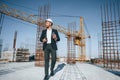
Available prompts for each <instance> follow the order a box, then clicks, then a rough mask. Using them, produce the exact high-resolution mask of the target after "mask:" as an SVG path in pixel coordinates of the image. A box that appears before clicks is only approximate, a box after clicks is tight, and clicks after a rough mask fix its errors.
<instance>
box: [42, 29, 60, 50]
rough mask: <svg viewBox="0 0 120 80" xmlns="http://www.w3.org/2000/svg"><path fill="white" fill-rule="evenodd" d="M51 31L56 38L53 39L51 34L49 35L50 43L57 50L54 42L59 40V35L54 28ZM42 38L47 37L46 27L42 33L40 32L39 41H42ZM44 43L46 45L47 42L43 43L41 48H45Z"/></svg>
mask: <svg viewBox="0 0 120 80" xmlns="http://www.w3.org/2000/svg"><path fill="white" fill-rule="evenodd" d="M52 33H54V34H56V36H57V40H54V39H53V38H52V35H51V45H52V48H53V49H54V50H57V45H56V42H57V41H60V37H59V34H58V31H57V30H56V29H52ZM44 38H47V29H45V30H43V31H42V34H41V37H40V41H41V42H42V41H43V39H44ZM46 45H47V42H45V43H43V50H44V49H45V48H46Z"/></svg>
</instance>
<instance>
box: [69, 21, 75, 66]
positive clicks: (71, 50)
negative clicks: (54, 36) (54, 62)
mask: <svg viewBox="0 0 120 80" xmlns="http://www.w3.org/2000/svg"><path fill="white" fill-rule="evenodd" d="M75 30H76V23H75V22H72V23H69V24H68V35H67V63H68V64H71V63H73V64H74V63H75V60H76V48H75V45H74V36H72V35H69V34H75V32H74V31H75Z"/></svg>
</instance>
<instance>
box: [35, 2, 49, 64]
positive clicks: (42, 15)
mask: <svg viewBox="0 0 120 80" xmlns="http://www.w3.org/2000/svg"><path fill="white" fill-rule="evenodd" d="M49 12H50V5H49V4H47V5H44V6H41V7H39V10H38V14H39V17H38V26H37V34H36V55H35V65H36V66H44V51H43V49H42V46H43V43H42V42H40V36H41V34H42V30H44V29H45V27H43V26H44V23H43V24H41V22H42V21H41V19H43V20H45V19H46V18H48V17H49V15H48V14H49Z"/></svg>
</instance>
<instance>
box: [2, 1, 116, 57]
mask: <svg viewBox="0 0 120 80" xmlns="http://www.w3.org/2000/svg"><path fill="white" fill-rule="evenodd" d="M109 1H114V0H0V3H4V4H7V5H8V6H9V7H12V8H15V9H17V10H20V11H23V12H27V13H29V14H35V15H37V14H38V8H39V7H40V6H43V5H46V4H48V3H49V4H50V14H51V15H70V16H82V17H83V18H84V22H85V24H86V27H87V29H88V31H89V33H90V35H91V40H89V39H86V40H87V41H86V44H87V46H86V51H87V53H86V54H87V56H89V55H91V57H98V37H100V36H98V35H100V34H101V31H102V27H101V15H100V13H101V12H100V5H103V4H105V3H107V2H109ZM50 18H51V19H52V20H53V21H54V23H55V24H59V25H62V26H64V27H65V28H67V27H68V24H69V23H71V22H76V27H77V30H78V29H79V25H80V18H79V17H57V16H56V17H53V16H51V17H50ZM15 31H17V32H18V35H17V43H16V47H17V48H19V47H26V48H29V49H30V51H31V53H34V52H35V45H36V32H37V25H34V24H31V23H28V22H25V21H22V20H19V19H15V18H13V17H10V16H5V18H4V23H3V26H2V33H1V39H3V50H4V49H5V48H9V49H12V45H13V38H14V32H15ZM59 35H60V38H61V41H60V42H58V51H57V54H58V56H66V55H67V39H66V38H65V35H64V34H63V33H60V32H59ZM76 55H78V53H77V54H76Z"/></svg>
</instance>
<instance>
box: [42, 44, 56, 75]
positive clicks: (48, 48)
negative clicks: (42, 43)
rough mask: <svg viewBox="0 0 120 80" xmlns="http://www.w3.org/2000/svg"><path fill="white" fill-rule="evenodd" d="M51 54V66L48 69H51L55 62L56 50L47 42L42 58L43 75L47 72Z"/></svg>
mask: <svg viewBox="0 0 120 80" xmlns="http://www.w3.org/2000/svg"><path fill="white" fill-rule="evenodd" d="M50 54H51V68H50V70H51V71H53V69H54V67H55V63H56V50H54V49H53V48H52V45H51V44H47V46H46V48H45V50H44V60H45V75H48V73H49V59H50Z"/></svg>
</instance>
